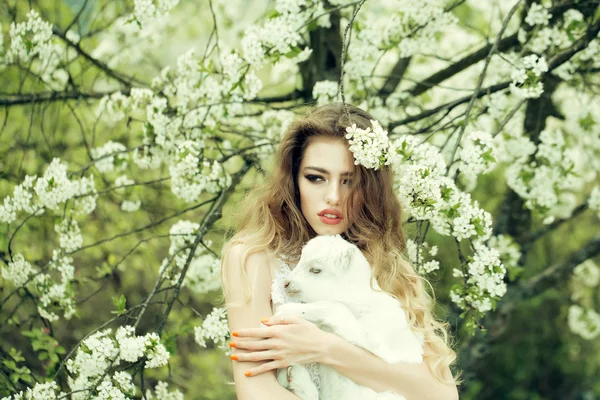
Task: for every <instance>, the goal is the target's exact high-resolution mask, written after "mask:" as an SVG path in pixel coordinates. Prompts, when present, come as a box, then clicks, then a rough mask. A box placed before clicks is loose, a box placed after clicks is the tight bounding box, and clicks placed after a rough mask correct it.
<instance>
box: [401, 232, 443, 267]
mask: <svg viewBox="0 0 600 400" xmlns="http://www.w3.org/2000/svg"><path fill="white" fill-rule="evenodd" d="M424 248H425V249H427V250H428V253H429V256H431V257H435V256H436V254H437V252H438V248H437V246H430V245H429V244H428V243H426V242H424V243H421V244H419V243H416V242H415V241H413V240H411V239H408V240H407V241H406V253H407V255H408V261H410V262H411V264H412V265H414V266H415V267H416V269H417V272H418V273H420V274H422V275H425V274H429V273H431V272H433V271H436V270H438V269H440V262H439V261H437V260H429V261H425V255H424V254H423V249H424Z"/></svg>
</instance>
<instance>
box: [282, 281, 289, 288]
mask: <svg viewBox="0 0 600 400" xmlns="http://www.w3.org/2000/svg"><path fill="white" fill-rule="evenodd" d="M288 286H290V281H288V280H285V281H283V288H284V289H287V287H288Z"/></svg>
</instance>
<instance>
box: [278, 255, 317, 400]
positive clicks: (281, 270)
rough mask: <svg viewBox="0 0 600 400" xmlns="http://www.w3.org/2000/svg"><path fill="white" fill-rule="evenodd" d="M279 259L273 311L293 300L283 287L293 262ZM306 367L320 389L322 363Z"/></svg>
mask: <svg viewBox="0 0 600 400" xmlns="http://www.w3.org/2000/svg"><path fill="white" fill-rule="evenodd" d="M277 261H278V262H279V266H278V267H277V269H276V270H275V271H272V272H273V282H272V284H271V303H272V308H273V313H276V312H277V308H278V307H279V306H280V305H281V304H284V303H289V302H291V301H292V300H290V299H288V297H287V295H286V294H285V290H284V289H283V282H284V280H285V278H286V277H287V276H288V274H289V273H290V272H292V269H293V268H292V267H290V265H293V264H291V263H288V262H286V261H284V257H283V256H281V257H277ZM304 367H305V368H306V369H307V370H308V373H309V374H310V377H311V379H312V381H313V382H314V384H315V385H316V386H317V389H320V387H321V385H320V379H319V376H320V369H321V368H320V367H321V366H320V364H316V363H313V364H306V365H304Z"/></svg>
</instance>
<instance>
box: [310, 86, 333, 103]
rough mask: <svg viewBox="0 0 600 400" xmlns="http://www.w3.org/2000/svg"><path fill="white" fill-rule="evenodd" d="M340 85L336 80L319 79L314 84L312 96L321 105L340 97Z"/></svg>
mask: <svg viewBox="0 0 600 400" xmlns="http://www.w3.org/2000/svg"><path fill="white" fill-rule="evenodd" d="M338 86H339V85H338V83H337V82H334V81H318V82H316V83H315V85H314V86H313V92H312V96H313V97H314V98H315V99H316V100H317V104H319V105H322V104H326V103H331V102H332V101H333V100H335V99H337V97H338V94H339V89H338Z"/></svg>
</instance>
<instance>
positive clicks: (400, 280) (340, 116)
mask: <svg viewBox="0 0 600 400" xmlns="http://www.w3.org/2000/svg"><path fill="white" fill-rule="evenodd" d="M372 119H374V118H373V117H371V116H370V115H369V114H368V113H367V112H365V111H363V110H361V109H360V108H358V107H353V106H350V105H348V106H347V108H346V109H344V107H343V105H341V104H329V105H325V106H321V107H317V108H314V109H311V110H310V111H309V112H308V113H307V114H306V115H305V116H304V117H303V118H300V119H298V120H296V121H295V122H293V123H292V124H291V125H290V126H289V127H288V129H287V131H286V133H285V135H284V136H283V138H282V140H281V144H280V146H279V149H278V151H277V152H276V154H275V164H274V168H273V171H272V173H271V174H270V176H269V177H268V178H267V180H266V182H265V183H264V184H262V185H260V186H258V187H256V188H254V189H253V190H252V191H251V192H249V193H248V194H247V195H246V197H245V199H244V201H242V204H241V205H240V206H241V207H240V209H239V210H240V211H239V212H238V213H236V215H234V216H232V221H233V222H234V226H235V225H236V226H235V232H236V233H235V235H234V236H233V237H232V238H231V239H230V240H229V241H228V242H227V243H226V244H225V246H224V247H223V252H222V254H223V255H224V257H223V260H222V265H225V262H226V260H225V258H226V256H227V253H228V252H227V250H228V248H229V246H231V245H233V244H234V243H245V244H246V252H245V254H244V255H243V256H242V264H241V268H240V270H239V273H240V274H241V276H242V277H243V279H244V281H245V282H246V283H247V285H246V290H245V296H246V300H247V301H249V300H250V297H251V293H250V285H249V283H248V279H247V274H246V269H245V263H246V260H247V258H248V256H249V255H250V254H252V253H254V252H258V251H269V252H272V253H274V254H285V255H287V256H288V257H289V258H290V259H291V260H298V259H299V258H300V252H301V250H302V246H303V245H304V244H305V243H306V242H307V241H308V240H310V239H311V238H313V237H315V236H316V233H315V231H314V230H313V229H312V227H311V226H310V224H309V223H308V221H307V220H306V219H305V218H304V216H303V214H302V211H301V209H300V193H299V190H298V172H299V171H298V170H299V167H300V162H301V161H302V157H303V155H304V152H305V150H306V148H307V146H308V145H309V144H310V143H311V140H312V139H313V138H328V139H330V138H333V139H338V140H343V141H345V143H346V144H348V142H347V139H346V138H345V134H346V127H348V126H351V125H352V124H356V125H357V126H358V127H360V128H362V129H365V128H367V127H370V126H371V122H370V120H372ZM348 145H349V144H348ZM393 183H394V177H393V171H392V169H391V168H390V167H389V166H384V167H383V168H380V169H379V170H373V169H368V168H365V167H363V166H362V165H355V166H354V175H353V179H352V183H351V187H350V192H349V193H350V194H349V195H348V196H347V198H346V199H345V201H344V204H343V206H342V208H343V210H344V212H343V214H344V215H348V216H350V226H349V227H348V229H347V231H346V232H344V233H343V234H342V235H341V236H342V237H344V239H346V240H347V241H349V242H351V243H353V244H355V245H356V246H357V247H358V248H359V249H360V250H361V251H362V252H363V254H364V255H365V257H366V258H367V260H368V261H369V263H370V265H371V267H372V269H373V275H374V277H375V279H377V282H378V284H379V286H380V287H381V289H382V290H385V291H386V292H387V293H389V294H390V295H392V296H394V297H396V298H397V299H398V300H400V302H401V303H402V306H403V308H404V310H405V312H406V314H407V316H408V320H409V323H410V325H411V327H412V328H413V330H414V331H415V332H421V333H422V334H423V336H424V338H425V343H427V344H429V348H428V351H426V352H425V355H424V360H425V362H427V364H428V365H429V367H430V368H431V370H432V372H433V374H434V376H435V377H436V378H437V379H438V380H439V381H441V382H444V383H455V384H456V383H458V381H457V379H456V378H455V377H453V376H447V374H446V373H445V371H446V370H447V367H449V366H450V365H451V364H452V363H453V362H454V361H455V360H456V353H455V352H454V351H453V350H452V349H451V348H450V345H449V341H450V335H449V334H448V324H447V323H442V322H441V321H438V320H437V319H436V318H435V317H434V315H433V312H432V309H433V307H434V304H435V300H434V298H433V297H432V296H431V295H430V294H429V293H428V292H427V290H425V284H426V283H427V284H428V282H427V281H426V280H425V279H424V278H423V277H422V276H420V275H419V274H418V273H416V272H415V270H414V269H413V267H412V265H411V264H410V263H409V262H408V261H407V257H406V256H405V248H406V241H405V236H404V232H403V229H402V209H401V205H400V202H399V200H398V198H397V195H396V194H395V193H394V190H393ZM348 210H351V212H348ZM221 270H222V271H223V275H222V280H223V288H224V292H225V293H227V291H228V290H229V288H228V286H227V282H228V279H227V276H226V275H227V272H226V270H225V268H222V269H221ZM429 286H430V287H431V285H429Z"/></svg>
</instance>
